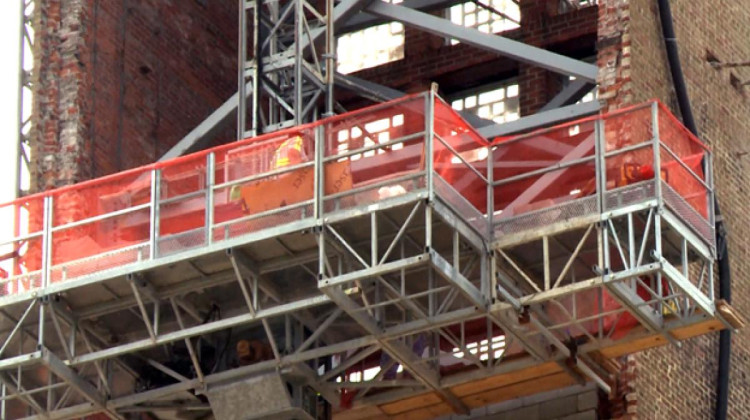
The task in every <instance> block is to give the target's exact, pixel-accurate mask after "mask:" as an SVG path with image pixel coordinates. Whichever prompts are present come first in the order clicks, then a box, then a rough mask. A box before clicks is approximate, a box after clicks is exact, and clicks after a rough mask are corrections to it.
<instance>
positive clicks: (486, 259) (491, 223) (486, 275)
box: [481, 144, 495, 303]
mask: <svg viewBox="0 0 750 420" xmlns="http://www.w3.org/2000/svg"><path fill="white" fill-rule="evenodd" d="M492 154H493V147H492V144H489V145H487V174H486V175H487V240H486V241H485V244H492V242H493V241H494V236H495V187H494V185H493V183H494V182H495V181H494V179H495V174H494V172H495V170H494V168H493V163H494V159H493V158H492ZM482 252H483V255H482V268H481V276H482V294H483V295H484V296H485V297H487V299H488V300H489V302H490V303H492V302H493V301H494V298H495V288H494V287H492V285H493V284H494V277H491V276H492V273H493V271H492V268H491V267H490V266H489V264H492V263H493V260H492V258H491V257H490V255H491V253H492V245H489V246H488V247H487V249H484V250H482Z"/></svg>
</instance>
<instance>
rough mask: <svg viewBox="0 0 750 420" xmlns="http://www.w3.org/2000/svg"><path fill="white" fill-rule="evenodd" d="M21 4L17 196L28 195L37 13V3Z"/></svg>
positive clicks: (22, 2) (23, 1) (26, 1)
mask: <svg viewBox="0 0 750 420" xmlns="http://www.w3.org/2000/svg"><path fill="white" fill-rule="evenodd" d="M20 3H21V9H20V10H21V25H20V28H21V34H20V45H19V61H18V62H19V66H20V68H19V79H18V160H17V165H18V167H17V168H16V174H15V185H16V197H21V196H23V195H25V194H27V193H28V187H26V188H24V183H25V182H27V181H28V177H29V163H30V159H31V157H30V156H29V153H30V151H31V146H30V143H29V133H30V131H31V112H30V111H31V103H32V102H33V94H34V89H33V86H32V84H31V83H32V82H31V80H32V72H33V67H34V56H33V54H34V29H33V26H32V20H33V18H34V12H35V10H36V2H35V1H34V0H20Z"/></svg>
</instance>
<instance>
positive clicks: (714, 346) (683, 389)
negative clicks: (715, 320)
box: [598, 0, 750, 419]
mask: <svg viewBox="0 0 750 420" xmlns="http://www.w3.org/2000/svg"><path fill="white" fill-rule="evenodd" d="M671 4H672V13H673V17H674V23H675V31H676V33H677V40H678V44H679V48H680V58H681V61H682V67H683V71H684V74H685V79H686V82H687V87H688V93H689V95H690V98H691V100H692V108H693V113H694V114H695V117H696V120H697V121H696V122H697V125H698V129H699V131H700V135H701V138H702V139H703V140H704V141H706V142H707V143H709V144H710V145H711V147H712V148H713V150H714V154H715V157H714V161H715V171H716V184H717V190H718V197H719V200H720V202H721V204H722V212H723V213H724V217H725V220H726V223H727V225H728V230H729V243H730V256H731V263H732V275H733V293H732V296H733V306H734V307H735V308H736V309H738V310H739V311H740V312H741V313H745V314H747V313H749V312H748V310H749V309H750V299H748V292H749V290H748V287H749V286H750V284H749V283H748V281H747V279H748V273H749V272H750V271H749V270H750V266H749V265H748V259H747V253H748V249H750V242H749V241H750V230H749V228H748V223H747V214H748V213H750V204H749V203H748V200H747V188H748V184H747V181H748V180H747V178H748V164H749V162H748V161H747V157H744V156H745V155H746V153H747V150H748V147H750V146H749V145H748V143H747V133H748V132H750V103H749V102H748V97H747V95H748V94H750V90H749V89H748V88H747V87H746V88H744V90H743V89H742V88H737V87H735V86H733V84H732V82H731V81H732V78H734V79H736V80H740V81H748V80H750V69H748V68H745V69H732V70H717V69H715V68H714V67H712V66H711V65H710V63H709V62H708V61H707V54H708V55H711V56H713V57H715V58H716V59H718V60H720V61H724V62H727V61H746V60H748V59H750V42H749V41H750V8H748V6H750V2H748V1H724V0H720V1H691V2H687V1H672V3H671ZM598 42H599V54H598V62H599V67H600V98H601V99H602V100H603V102H604V103H605V104H606V106H607V107H608V108H610V109H612V108H619V107H622V106H625V105H628V104H630V103H634V102H639V101H644V100H647V99H649V98H653V97H656V98H659V99H660V100H662V101H663V102H664V103H666V104H667V105H669V106H670V107H671V108H672V109H673V110H674V111H677V110H676V105H675V103H676V100H675V97H674V90H673V88H672V81H671V78H670V75H669V68H668V64H667V59H666V53H665V49H664V42H663V40H662V35H661V25H660V23H659V14H658V9H657V5H656V2H655V1H652V0H604V1H600V13H599V41H598ZM735 84H736V83H735ZM748 344H750V339H749V337H748V332H747V331H740V332H739V333H738V334H735V335H734V338H733V346H732V358H731V363H732V370H731V382H730V400H729V401H730V402H729V405H730V406H729V418H732V419H741V418H748V416H750V411H749V410H750V409H749V408H748V407H750V401H749V400H748V390H749V389H750V382H748V377H747V375H748V373H747V372H748V370H749V368H750V358H749V356H750V355H749V354H748V351H747V348H748ZM717 355H718V334H712V335H707V336H701V337H698V338H695V339H692V340H689V341H687V342H685V343H683V346H682V348H679V349H678V348H675V347H671V346H670V347H664V348H658V349H654V350H650V351H647V352H644V353H642V354H639V355H636V356H633V357H631V358H629V360H628V362H627V363H625V366H626V372H624V375H623V376H624V377H623V378H621V379H624V380H621V381H620V385H622V389H620V393H619V395H618V398H619V399H620V401H618V402H619V405H616V406H619V408H620V410H619V411H618V412H616V413H613V414H614V415H616V416H621V417H622V418H636V417H637V418H641V419H677V418H685V419H706V418H712V416H713V410H714V401H715V397H716V395H715V388H716V374H717ZM633 373H634V374H633Z"/></svg>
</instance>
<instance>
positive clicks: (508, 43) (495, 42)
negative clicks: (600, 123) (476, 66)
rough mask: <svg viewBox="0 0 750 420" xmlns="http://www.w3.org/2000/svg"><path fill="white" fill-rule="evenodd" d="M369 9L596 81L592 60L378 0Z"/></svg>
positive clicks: (381, 14)
mask: <svg viewBox="0 0 750 420" xmlns="http://www.w3.org/2000/svg"><path fill="white" fill-rule="evenodd" d="M366 10H367V11H368V12H370V13H372V14H374V15H376V16H380V17H382V18H387V19H391V20H395V21H398V22H403V23H404V24H405V25H408V26H411V27H414V28H417V29H421V30H423V31H426V32H429V33H431V34H434V35H438V36H444V37H449V38H453V39H457V40H459V41H461V42H463V43H466V44H469V45H473V46H475V47H478V48H482V49H485V50H488V51H492V52H495V53H498V54H500V55H503V56H506V57H509V58H512V59H515V60H518V61H521V62H524V63H528V64H531V65H534V66H538V67H541V68H544V69H547V70H550V71H552V72H555V73H560V74H565V75H572V76H575V77H577V78H580V79H583V80H587V81H590V82H596V77H597V74H598V68H597V67H596V66H595V65H593V64H589V63H586V62H583V61H580V60H575V59H572V58H570V57H566V56H564V55H560V54H555V53H553V52H550V51H547V50H544V49H541V48H538V47H533V46H531V45H528V44H524V43H522V42H518V41H514V40H511V39H508V38H504V37H501V36H498V35H492V34H486V33H484V32H481V31H479V30H478V29H474V28H467V27H464V26H460V25H456V24H454V23H452V22H450V21H449V20H446V19H441V18H439V17H436V16H433V15H431V14H428V13H424V12H420V11H418V10H414V9H409V8H407V7H403V6H396V5H394V4H389V3H385V2H380V1H376V2H373V3H371V4H370V5H369V6H367V9H366Z"/></svg>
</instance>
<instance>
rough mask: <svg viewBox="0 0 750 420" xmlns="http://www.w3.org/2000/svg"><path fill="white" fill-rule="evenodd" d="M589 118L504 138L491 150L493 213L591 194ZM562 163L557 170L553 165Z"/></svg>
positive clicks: (592, 135) (508, 212)
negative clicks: (494, 182)
mask: <svg viewBox="0 0 750 420" xmlns="http://www.w3.org/2000/svg"><path fill="white" fill-rule="evenodd" d="M595 140H596V136H595V131H594V120H583V121H580V122H574V123H570V124H565V125H562V126H559V127H554V128H551V129H547V130H543V131H538V132H534V133H531V134H527V135H522V136H518V137H513V138H509V139H499V140H498V141H496V146H495V148H494V150H493V152H492V162H493V179H494V180H495V181H496V182H499V185H496V186H495V188H494V196H495V202H494V203H495V206H494V210H495V215H496V217H499V218H503V219H504V218H509V217H513V216H516V215H519V214H522V213H527V212H531V211H536V210H540V209H543V208H547V207H552V206H556V205H559V204H563V203H566V202H570V201H572V200H575V199H577V198H581V197H585V196H589V195H591V194H594V193H596V177H595V167H594V152H595ZM555 168H561V169H555Z"/></svg>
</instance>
